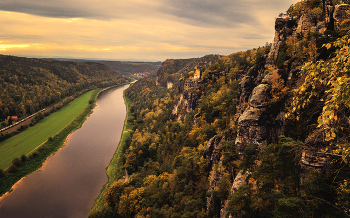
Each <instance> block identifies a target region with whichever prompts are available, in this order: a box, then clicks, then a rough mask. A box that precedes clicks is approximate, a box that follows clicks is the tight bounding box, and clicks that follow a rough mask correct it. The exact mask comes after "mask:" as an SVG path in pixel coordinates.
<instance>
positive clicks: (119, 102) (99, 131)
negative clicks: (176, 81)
mask: <svg viewBox="0 0 350 218" xmlns="http://www.w3.org/2000/svg"><path fill="white" fill-rule="evenodd" d="M128 87H129V85H124V86H120V87H117V88H113V89H109V90H106V91H104V92H102V93H100V95H99V96H98V99H97V106H96V107H95V109H94V111H93V113H92V114H91V115H90V116H89V117H88V118H87V120H86V121H85V123H84V124H83V126H82V127H81V128H80V129H78V130H76V131H75V132H74V133H72V134H71V135H70V136H69V138H68V140H67V144H66V145H65V146H64V147H63V148H62V149H60V150H59V151H58V152H57V153H56V154H55V155H54V156H52V157H51V158H49V160H48V161H47V162H46V163H45V166H44V167H43V169H42V170H41V171H38V172H35V173H33V174H32V175H30V176H28V177H27V178H25V179H23V180H22V181H21V182H20V183H19V184H18V185H17V187H16V188H15V189H14V191H13V192H11V193H10V194H9V195H7V196H5V197H4V198H2V199H1V200H0V217H1V218H14V217H16V218H22V217H23V218H27V217H37V218H41V217H60V218H61V217H74V218H76V217H87V215H88V213H89V210H90V208H91V206H92V205H93V203H94V200H95V198H96V197H97V196H98V195H99V192H100V190H101V189H102V187H103V185H104V184H105V183H106V182H107V175H106V171H105V168H106V167H107V166H108V164H109V162H110V160H111V158H112V156H113V154H114V152H115V150H116V149H117V146H118V143H119V140H120V137H121V134H122V131H123V127H124V120H125V117H126V107H125V104H124V99H123V91H124V90H125V89H126V88H128Z"/></svg>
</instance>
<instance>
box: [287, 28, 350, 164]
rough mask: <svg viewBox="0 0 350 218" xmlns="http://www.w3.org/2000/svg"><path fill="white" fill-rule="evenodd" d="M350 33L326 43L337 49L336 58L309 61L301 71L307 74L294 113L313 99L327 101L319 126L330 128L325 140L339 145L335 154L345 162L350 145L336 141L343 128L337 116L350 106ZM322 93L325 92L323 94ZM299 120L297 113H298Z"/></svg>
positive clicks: (293, 109) (349, 156) (295, 98)
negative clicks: (340, 155)
mask: <svg viewBox="0 0 350 218" xmlns="http://www.w3.org/2000/svg"><path fill="white" fill-rule="evenodd" d="M349 34H350V32H348V34H347V35H345V36H343V37H342V38H340V39H338V40H337V41H335V42H333V43H329V44H326V45H324V46H325V47H327V49H330V48H331V47H336V48H338V49H337V50H336V52H335V53H334V58H332V59H331V60H328V61H324V60H320V61H317V62H316V63H314V62H308V63H306V64H305V65H304V66H303V68H302V71H301V75H302V76H304V77H305V80H304V83H303V84H302V85H301V86H300V87H299V88H297V89H295V90H294V95H295V97H294V98H293V103H292V110H291V112H292V113H294V112H298V111H300V110H301V109H302V108H304V107H305V105H307V104H309V103H310V102H311V101H313V100H318V101H321V102H324V107H323V109H322V113H321V115H320V116H319V118H318V124H319V125H318V128H319V127H323V128H324V129H329V130H328V131H327V133H326V137H325V140H326V141H332V142H334V143H335V144H337V149H336V150H334V152H335V153H338V154H339V153H340V154H342V155H343V159H344V161H345V162H347V163H349V160H350V145H349V143H348V141H347V140H348V139H347V140H346V141H343V143H339V142H340V141H339V140H338V143H337V142H336V141H335V139H336V137H337V134H338V133H339V132H341V131H342V127H341V123H339V121H338V115H340V114H341V113H342V111H344V110H349V109H350V97H349V96H350V78H349V70H348V69H349V68H350V47H349V46H350V35H349ZM320 93H325V94H324V95H321V94H320ZM297 119H298V116H297Z"/></svg>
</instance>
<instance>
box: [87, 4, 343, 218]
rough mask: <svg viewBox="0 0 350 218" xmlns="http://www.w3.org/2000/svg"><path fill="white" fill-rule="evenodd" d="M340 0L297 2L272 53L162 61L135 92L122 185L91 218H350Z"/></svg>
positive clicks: (279, 25) (279, 28) (268, 49)
mask: <svg viewBox="0 0 350 218" xmlns="http://www.w3.org/2000/svg"><path fill="white" fill-rule="evenodd" d="M344 3H349V2H348V1H328V0H324V1H321V0H308V1H306V0H305V1H300V2H298V3H296V4H294V5H292V6H291V7H290V8H289V9H288V10H287V12H286V14H287V16H286V17H284V18H283V17H282V18H278V19H277V20H276V38H275V42H274V43H273V45H272V46H270V45H267V46H265V47H261V48H258V49H253V50H249V51H246V52H238V53H234V54H231V55H229V56H226V57H219V58H218V59H217V60H211V61H207V62H205V61H200V60H196V61H194V62H192V63H193V65H191V66H189V65H188V63H190V62H191V61H193V60H185V61H184V60H167V61H165V62H164V63H163V66H162V67H161V68H160V69H159V71H158V78H147V79H143V80H141V81H138V82H137V83H135V84H133V85H132V86H131V87H130V88H129V89H128V90H126V92H125V95H126V97H127V98H128V99H130V100H131V102H132V103H131V105H130V111H131V117H130V118H129V119H128V123H131V124H132V125H133V132H132V134H131V136H130V137H129V138H128V139H127V140H126V143H125V145H126V146H124V147H123V153H124V155H123V156H122V158H123V164H124V165H122V166H117V172H116V173H117V174H118V175H123V174H124V172H127V173H128V175H129V177H128V180H125V178H122V176H120V177H119V180H116V181H114V184H113V185H112V186H110V187H109V188H108V191H107V192H106V193H105V196H104V197H105V205H104V208H103V209H102V210H101V211H99V212H96V213H94V214H90V217H217V218H219V217H349V216H350V186H349V182H350V168H349V167H350V164H349V160H350V153H349V150H350V149H349V147H350V144H349V134H350V119H349V117H350V98H349V90H350V80H349V66H348V65H349V63H350V56H349V52H350V49H349V48H350V46H349V42H350V39H349V35H350V32H349V27H350V25H349V24H350V20H349V18H350V16H349V12H350V7H349V9H346V8H347V7H348V6H346V5H345V6H344V5H342V4H344ZM340 5H342V8H341V7H338V6H340ZM335 6H336V7H335ZM339 8H341V9H339ZM344 8H345V12H347V13H348V15H347V16H348V17H346V16H343V17H342V18H341V19H342V20H340V21H339V20H336V19H334V21H332V19H329V20H324V19H325V17H327V16H328V17H330V16H333V15H332V14H330V13H333V12H334V11H336V10H335V9H337V10H338V12H339V10H344ZM326 9H332V10H328V11H326ZM343 12H344V11H343ZM334 13H335V12H334ZM343 14H345V15H346V13H343ZM309 18H310V20H311V21H310V20H307V19H309ZM337 19H339V18H337ZM306 21H310V22H306ZM327 22H328V23H327ZM329 22H334V23H333V24H332V23H329ZM335 22H338V23H335ZM305 23H306V24H305ZM300 25H302V27H300ZM307 25H309V26H307ZM271 60H272V61H271ZM169 82H170V83H172V84H173V86H168V85H167V83H169ZM156 84H157V85H156ZM166 87H167V88H166Z"/></svg>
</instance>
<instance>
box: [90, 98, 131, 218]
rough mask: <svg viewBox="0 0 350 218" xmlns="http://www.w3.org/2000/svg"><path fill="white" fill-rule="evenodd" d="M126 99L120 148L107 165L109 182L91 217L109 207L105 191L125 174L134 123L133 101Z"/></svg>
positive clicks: (93, 208) (96, 202) (103, 189)
mask: <svg viewBox="0 0 350 218" xmlns="http://www.w3.org/2000/svg"><path fill="white" fill-rule="evenodd" d="M124 99H125V104H126V107H127V115H126V119H125V122H124V130H123V135H122V137H121V139H120V142H119V145H118V148H117V150H116V152H115V153H114V155H113V158H112V160H111V162H110V163H109V166H108V167H107V170H106V173H107V176H108V182H107V183H106V184H105V185H104V186H103V188H102V190H101V193H100V195H99V196H98V197H97V198H96V200H95V203H94V205H93V206H92V208H91V210H90V213H89V217H90V216H97V217H98V215H97V214H98V213H99V212H100V211H102V209H103V208H104V207H108V205H107V202H106V200H105V197H104V196H105V193H106V191H107V189H108V187H109V186H111V185H112V184H113V183H114V182H116V181H118V180H119V179H121V178H123V176H124V175H125V173H124V171H123V167H124V165H123V159H122V156H123V153H122V152H123V147H124V145H125V139H126V138H128V137H129V136H130V134H131V133H132V127H133V126H132V125H131V124H130V123H128V122H127V120H128V119H129V117H130V111H129V109H130V107H129V105H130V104H131V101H130V100H129V99H128V98H126V97H125V96H124Z"/></svg>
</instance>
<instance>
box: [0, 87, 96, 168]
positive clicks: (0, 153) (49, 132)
mask: <svg viewBox="0 0 350 218" xmlns="http://www.w3.org/2000/svg"><path fill="white" fill-rule="evenodd" d="M92 93H93V91H90V92H87V93H85V94H83V95H82V96H80V97H78V98H77V99H75V100H74V101H73V102H71V103H69V104H68V105H67V106H65V107H63V108H62V109H60V110H59V111H57V112H55V113H53V114H51V115H50V116H48V117H46V118H45V119H43V120H42V121H40V122H39V123H38V124H36V125H35V126H33V127H30V128H28V129H27V130H25V131H24V132H22V133H20V134H18V135H15V136H13V137H11V138H9V139H7V140H5V141H3V142H1V143H0V169H6V168H7V167H9V166H10V165H11V164H12V160H13V158H16V157H20V156H21V155H22V154H25V155H27V154H29V153H31V152H32V151H33V150H34V149H35V148H37V147H38V146H40V145H41V144H43V143H44V142H45V141H47V140H48V138H49V137H53V136H54V135H55V134H56V133H58V132H60V131H61V130H62V129H63V128H65V127H66V126H67V125H68V124H69V123H71V122H72V121H73V120H74V119H75V118H76V117H77V116H78V115H79V114H80V113H82V111H83V110H84V109H85V108H86V106H87V105H88V104H89V99H90V97H91V94H92Z"/></svg>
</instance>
